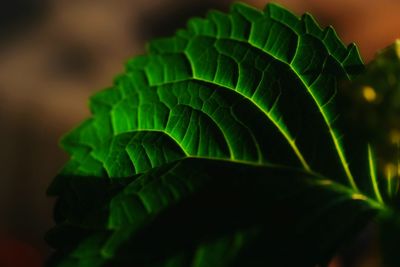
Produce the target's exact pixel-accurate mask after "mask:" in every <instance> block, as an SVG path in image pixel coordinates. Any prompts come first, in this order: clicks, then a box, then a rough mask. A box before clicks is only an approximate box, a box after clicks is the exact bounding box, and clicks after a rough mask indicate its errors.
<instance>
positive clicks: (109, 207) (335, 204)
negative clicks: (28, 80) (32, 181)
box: [47, 4, 392, 267]
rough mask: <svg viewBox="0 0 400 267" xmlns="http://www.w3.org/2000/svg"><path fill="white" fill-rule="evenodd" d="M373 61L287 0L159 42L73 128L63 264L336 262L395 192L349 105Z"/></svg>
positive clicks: (67, 145)
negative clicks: (344, 91) (343, 95)
mask: <svg viewBox="0 0 400 267" xmlns="http://www.w3.org/2000/svg"><path fill="white" fill-rule="evenodd" d="M361 69H362V62H361V59H360V58H359V55H358V51H357V49H356V47H355V46H354V45H350V46H348V47H345V46H344V45H343V44H342V42H341V41H340V40H339V38H338V37H337V35H336V33H335V32H334V30H333V29H332V28H330V27H328V28H326V29H321V28H320V26H319V25H318V24H317V23H316V22H315V20H314V19H313V18H312V17H311V16H310V15H308V14H305V15H304V16H302V17H301V18H298V17H297V16H295V15H293V14H291V13H290V12H288V11H287V10H285V9H284V8H282V7H280V6H278V5H275V4H269V5H267V7H266V8H265V10H264V11H259V10H257V9H253V8H251V7H249V6H246V5H244V4H235V5H233V6H232V8H231V11H230V13H228V14H224V13H221V12H218V11H211V12H210V13H209V14H208V16H207V18H206V19H200V18H194V19H192V20H190V21H189V23H188V27H187V29H184V30H179V31H178V32H177V33H176V35H175V36H174V37H171V38H165V39H161V40H156V41H153V42H151V43H150V44H149V46H148V53H147V54H146V55H143V56H139V57H136V58H134V59H132V60H130V61H129V62H128V63H127V68H126V72H125V73H124V74H122V75H119V76H118V77H117V78H116V80H115V83H114V86H113V87H112V88H110V89H107V90H104V91H102V92H100V93H98V94H96V95H95V96H93V97H92V98H91V101H90V108H91V111H92V114H93V116H92V118H90V119H88V120H87V121H85V122H84V123H82V124H81V125H80V126H79V127H78V128H76V129H75V130H73V131H72V132H70V133H69V134H68V135H66V136H65V137H64V138H63V140H62V146H63V148H64V149H65V150H66V151H67V152H68V153H70V155H71V159H70V161H69V162H68V163H67V164H66V166H65V168H64V169H63V170H62V172H61V173H60V175H59V176H58V177H57V178H56V179H55V180H54V182H53V183H52V185H51V186H50V188H49V194H50V195H54V196H58V204H57V206H56V210H55V218H56V222H57V227H56V228H55V229H54V230H53V231H51V232H49V234H48V236H47V239H48V241H49V243H50V244H51V245H52V246H53V247H55V248H56V249H57V251H58V252H57V253H56V254H55V256H54V257H53V259H52V261H51V264H50V265H54V266H197V267H200V266H265V265H267V264H271V265H272V266H288V265H294V264H300V265H301V266H315V264H325V263H327V261H328V260H329V258H330V257H331V256H332V255H333V254H334V253H335V251H336V250H337V249H338V248H339V247H340V246H341V245H342V242H344V240H347V239H349V238H351V237H352V236H354V235H355V234H356V233H357V231H359V230H360V229H362V226H363V225H365V224H366V223H367V222H368V220H370V219H371V218H373V217H374V214H376V213H377V212H383V213H385V212H387V210H388V209H389V208H388V207H387V206H386V204H385V202H390V201H392V198H390V196H389V195H387V194H385V193H384V192H381V189H380V188H381V187H382V186H386V184H385V181H384V180H381V179H379V178H378V176H377V172H376V166H375V165H376V163H375V159H374V156H373V150H372V148H370V147H369V146H368V145H367V143H366V142H365V141H364V140H360V139H357V138H353V136H352V133H351V132H350V134H349V135H347V132H346V125H345V124H344V123H343V122H342V120H341V119H340V116H339V114H338V112H337V109H336V108H337V107H336V105H337V104H336V102H337V99H336V98H337V84H338V82H339V81H340V80H342V79H348V78H351V77H353V76H354V75H356V74H357V73H358V72H359V71H360V70H361ZM71 237H74V238H71ZM288 255H291V256H290V257H288Z"/></svg>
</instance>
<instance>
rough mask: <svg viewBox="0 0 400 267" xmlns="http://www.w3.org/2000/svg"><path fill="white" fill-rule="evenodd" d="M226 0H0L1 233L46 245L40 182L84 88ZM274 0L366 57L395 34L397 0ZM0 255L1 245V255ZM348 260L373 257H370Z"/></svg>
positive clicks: (47, 214)
mask: <svg viewBox="0 0 400 267" xmlns="http://www.w3.org/2000/svg"><path fill="white" fill-rule="evenodd" d="M230 2H231V1H230V0H219V1H218V0H192V1H187V0H159V1H148V0H147V1H146V0H112V1H111V0H108V1H106V0H104V1H97V0H92V1H91V0H80V1H78V0H57V1H56V0H42V1H39V0H38V1H35V0H17V1H4V2H3V4H2V6H1V8H0V10H1V11H0V18H1V19H0V124H1V131H0V147H1V150H0V179H1V180H0V240H13V241H12V242H14V243H15V242H17V243H19V245H15V246H14V247H15V250H16V251H25V254H26V255H33V254H34V255H37V254H38V255H41V257H42V258H44V257H46V255H47V254H48V253H49V249H48V248H47V246H46V245H45V243H44V241H43V235H44V233H45V231H46V230H47V229H49V228H50V226H51V225H52V218H51V213H52V205H53V200H52V199H49V198H47V197H46V196H45V190H46V187H47V185H48V184H49V183H50V181H51V179H52V178H53V176H54V175H55V174H56V173H57V171H58V170H59V169H60V168H61V166H62V165H63V163H64V162H65V161H66V160H67V156H66V155H65V154H64V153H63V152H62V151H61V150H60V149H59V148H58V147H57V142H58V139H59V138H60V136H61V135H62V134H63V133H65V132H66V131H67V130H69V129H71V128H72V127H73V126H74V125H76V124H77V123H79V122H80V121H81V120H82V119H83V118H85V117H87V116H89V113H88V109H87V106H86V104H87V101H88V97H89V96H90V95H91V94H92V93H93V92H95V91H98V90H100V89H102V88H105V87H107V86H109V85H111V84H112V80H113V77H114V76H115V75H116V74H117V73H119V72H122V71H123V63H124V62H125V61H126V59H127V58H129V57H132V56H134V55H137V54H139V53H143V52H144V47H145V43H146V41H147V40H149V39H151V38H155V37H160V36H167V35H171V34H173V32H174V31H175V30H176V29H177V28H178V27H183V26H184V25H185V21H186V20H187V19H188V17H190V16H194V15H198V16H202V15H204V14H205V13H206V11H207V10H208V9H210V8H217V9H221V10H227V9H228V6H229V3H230ZM247 2H248V3H251V4H253V5H255V6H257V7H263V6H264V5H265V4H266V1H260V0H247ZM275 2H278V3H281V4H283V5H284V6H286V7H289V8H290V9H292V10H293V11H294V12H295V13H297V14H301V13H303V12H305V11H309V12H311V13H312V14H313V15H314V16H315V17H316V18H317V19H318V21H319V22H320V23H321V24H322V25H324V26H325V25H328V24H331V25H333V26H334V27H335V29H336V30H337V31H338V33H339V36H341V37H342V39H343V40H344V42H345V43H349V42H356V43H357V45H358V46H359V48H360V51H361V54H362V56H363V58H364V59H365V61H369V60H370V59H371V58H372V57H373V55H374V53H375V52H376V51H377V50H378V49H381V48H384V47H385V46H387V45H389V44H391V43H392V42H394V40H395V39H396V38H397V37H400V20H399V19H398V14H400V2H399V1H397V0H379V1H378V0H370V1H365V0H364V1H361V0H335V1H321V0H280V1H275ZM10 242H11V241H10ZM12 242H11V243H12ZM0 243H1V242H0ZM11 243H10V244H11ZM14 243H13V244H14ZM9 247H10V246H9ZM21 247H24V248H25V250H24V249H21ZM26 247H29V248H28V249H27V248H26ZM1 249H2V246H0V250H1ZM26 251H28V252H26ZM21 253H23V252H21ZM32 253H33V254H32ZM35 253H37V254H35ZM1 255H2V254H1V251H0V265H1V264H2V262H1V257H2V256H1ZM35 257H36V256H35ZM373 258H376V257H373ZM2 266H3V265H2ZM21 266H22V265H21ZM335 266H338V265H335ZM354 266H379V264H378V263H377V262H374V261H373V260H371V259H369V260H368V261H367V262H366V261H365V260H364V263H360V262H359V263H357V264H356V265H354ZM6 267H8V266H6Z"/></svg>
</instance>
